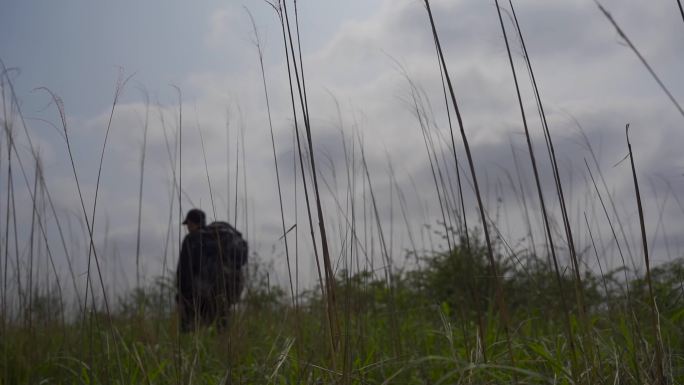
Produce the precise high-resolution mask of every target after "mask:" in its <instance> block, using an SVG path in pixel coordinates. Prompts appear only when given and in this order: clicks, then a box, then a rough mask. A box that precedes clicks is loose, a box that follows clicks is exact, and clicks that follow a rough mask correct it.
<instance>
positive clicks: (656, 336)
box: [625, 124, 666, 385]
mask: <svg viewBox="0 0 684 385" xmlns="http://www.w3.org/2000/svg"><path fill="white" fill-rule="evenodd" d="M625 136H626V137H627V150H628V151H629V163H630V165H631V166H632V177H633V179H634V193H635V195H636V201H637V208H638V210H639V227H640V228H641V242H642V245H643V252H644V262H645V263H646V282H647V283H648V294H649V306H650V309H651V324H652V327H653V340H654V341H655V365H656V381H657V382H656V383H658V384H661V385H664V384H665V383H666V382H665V375H664V372H663V369H664V360H663V345H662V340H661V336H660V321H659V320H658V305H657V303H656V297H655V295H654V294H653V283H652V280H651V260H650V258H649V255H648V240H647V238H646V224H645V222H644V209H643V206H642V204H641V194H640V193H639V182H638V180H637V174H636V167H635V166H634V155H633V153H632V144H631V143H630V141H629V124H627V126H626V127H625Z"/></svg>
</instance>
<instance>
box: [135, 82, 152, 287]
mask: <svg viewBox="0 0 684 385" xmlns="http://www.w3.org/2000/svg"><path fill="white" fill-rule="evenodd" d="M141 91H142V94H143V97H144V98H145V124H144V126H143V142H142V148H141V149H140V183H139V185H138V186H139V187H138V229H137V231H136V239H135V282H136V286H137V287H140V235H141V234H140V233H141V230H142V202H143V182H144V180H145V154H146V153H147V131H148V128H149V119H150V96H149V95H148V94H147V91H145V90H144V89H142V88H141Z"/></svg>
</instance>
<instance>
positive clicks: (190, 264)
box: [176, 231, 202, 305]
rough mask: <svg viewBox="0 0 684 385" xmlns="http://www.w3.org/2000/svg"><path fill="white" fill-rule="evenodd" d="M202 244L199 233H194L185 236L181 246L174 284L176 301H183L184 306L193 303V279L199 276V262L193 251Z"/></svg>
mask: <svg viewBox="0 0 684 385" xmlns="http://www.w3.org/2000/svg"><path fill="white" fill-rule="evenodd" d="M201 242H202V233H201V231H196V232H194V233H190V234H188V235H186V236H185V238H184V239H183V244H182V245H181V252H180V258H178V268H177V269H176V284H177V285H178V301H179V303H180V302H181V301H183V303H184V304H186V305H190V304H191V303H192V302H193V293H195V292H196V290H194V289H193V285H194V283H195V277H197V276H198V275H199V271H200V270H199V269H200V261H199V260H198V258H193V255H194V256H197V255H198V253H197V252H195V251H194V250H196V249H198V248H199V247H200V245H201Z"/></svg>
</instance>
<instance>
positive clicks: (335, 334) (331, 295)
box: [282, 0, 339, 370]
mask: <svg viewBox="0 0 684 385" xmlns="http://www.w3.org/2000/svg"><path fill="white" fill-rule="evenodd" d="M282 5H283V8H282V10H283V12H282V13H283V15H284V16H285V24H286V26H287V28H286V31H287V34H288V41H289V42H290V54H291V58H292V67H293V70H294V73H295V80H296V84H297V90H298V95H299V102H300V107H301V110H302V113H303V120H304V128H305V130H306V140H307V143H308V152H309V162H310V170H311V176H312V184H313V190H314V197H315V200H316V211H317V214H318V229H319V232H320V235H321V250H322V252H323V266H324V271H325V277H326V286H327V292H326V294H327V297H326V298H327V301H328V312H329V315H328V317H329V323H330V331H331V337H332V340H331V342H332V349H333V352H334V351H336V350H337V347H338V338H339V324H338V320H337V314H336V313H337V310H336V309H337V305H336V298H335V297H336V296H335V277H334V274H333V271H332V261H331V258H330V249H329V247H328V240H327V237H328V235H327V233H326V230H325V220H324V215H323V206H322V204H321V197H320V193H319V188H318V174H317V171H316V158H315V154H314V149H313V137H312V133H311V122H310V119H309V106H308V102H307V100H306V87H305V84H306V83H305V76H304V69H303V63H302V60H301V57H302V56H301V40H300V39H299V35H297V46H298V52H299V58H300V61H299V64H298V63H297V60H296V57H295V49H294V39H293V38H292V32H291V28H290V19H289V14H288V11H287V0H283V2H282ZM294 7H295V13H296V9H297V2H296V0H295V1H294ZM297 31H298V28H297ZM300 72H301V73H300ZM331 358H332V360H333V370H334V369H335V367H336V365H335V354H333V355H332V357H331Z"/></svg>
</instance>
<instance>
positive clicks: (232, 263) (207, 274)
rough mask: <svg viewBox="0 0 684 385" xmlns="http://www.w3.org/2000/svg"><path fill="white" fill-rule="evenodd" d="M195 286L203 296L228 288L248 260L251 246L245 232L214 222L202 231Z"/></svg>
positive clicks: (197, 250) (197, 249) (210, 295)
mask: <svg viewBox="0 0 684 385" xmlns="http://www.w3.org/2000/svg"><path fill="white" fill-rule="evenodd" d="M199 235H200V236H199V247H197V248H196V249H195V250H196V253H197V254H199V255H193V257H195V258H197V259H196V260H198V261H199V274H198V275H197V276H196V278H195V287H196V289H197V293H198V294H199V295H200V296H201V297H205V298H213V297H215V296H216V295H219V294H221V293H222V292H224V291H225V290H227V287H228V285H230V284H231V282H230V281H231V280H232V279H233V277H234V276H235V275H236V274H235V273H239V271H240V269H241V268H242V267H243V266H244V265H245V264H246V263H247V257H248V254H249V247H248V245H247V241H245V239H244V238H242V234H241V233H240V232H239V231H237V230H236V229H235V228H234V227H233V226H231V225H230V224H228V223H227V222H212V223H211V224H209V225H208V226H206V227H204V228H203V229H201V230H200V234H199Z"/></svg>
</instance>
